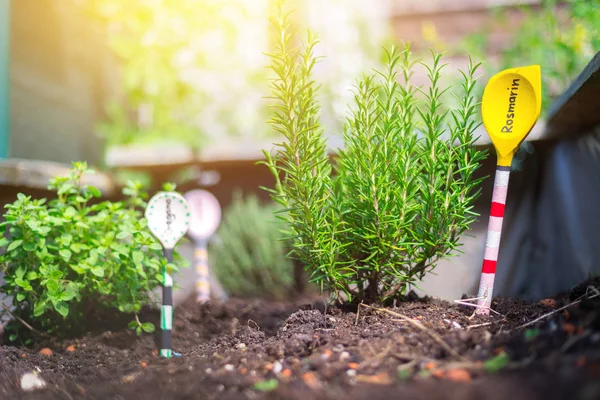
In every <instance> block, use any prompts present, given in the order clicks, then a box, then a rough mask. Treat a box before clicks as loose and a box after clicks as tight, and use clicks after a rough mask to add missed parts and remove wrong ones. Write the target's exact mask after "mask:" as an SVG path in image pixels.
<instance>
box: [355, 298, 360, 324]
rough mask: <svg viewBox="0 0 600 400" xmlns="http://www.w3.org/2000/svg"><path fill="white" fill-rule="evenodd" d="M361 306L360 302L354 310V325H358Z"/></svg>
mask: <svg viewBox="0 0 600 400" xmlns="http://www.w3.org/2000/svg"><path fill="white" fill-rule="evenodd" d="M361 305H362V301H361V302H360V304H359V305H358V309H357V310H356V319H355V320H354V325H358V318H359V317H360V306H361Z"/></svg>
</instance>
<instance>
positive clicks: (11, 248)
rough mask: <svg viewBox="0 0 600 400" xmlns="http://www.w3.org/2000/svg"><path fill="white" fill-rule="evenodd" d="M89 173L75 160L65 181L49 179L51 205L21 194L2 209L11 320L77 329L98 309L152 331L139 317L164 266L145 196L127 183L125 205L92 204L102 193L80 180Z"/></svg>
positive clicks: (60, 330) (1, 259) (2, 258)
mask: <svg viewBox="0 0 600 400" xmlns="http://www.w3.org/2000/svg"><path fill="white" fill-rule="evenodd" d="M87 172H92V171H90V170H88V169H87V165H86V164H85V163H74V168H73V169H72V170H71V172H70V175H69V176H68V177H56V178H54V179H52V181H51V183H50V185H49V189H51V190H55V191H56V194H57V198H56V199H54V200H52V201H50V202H49V203H48V204H47V203H46V200H45V199H41V200H34V199H32V198H31V197H29V196H25V195H23V194H19V195H18V199H17V200H16V201H15V202H14V203H12V204H8V205H6V206H5V207H6V208H7V212H6V213H5V214H4V218H5V221H4V222H3V223H2V224H0V233H6V231H8V232H7V233H8V235H6V236H7V237H8V238H0V247H5V251H4V254H2V255H0V265H1V267H2V271H3V272H4V273H5V281H6V283H5V284H4V285H3V286H2V287H0V292H2V293H4V294H6V295H10V296H12V297H13V306H14V311H12V313H13V316H17V317H18V318H21V319H22V320H24V321H26V322H28V323H29V324H31V325H32V326H33V327H34V328H36V329H39V330H42V331H43V332H45V333H47V334H51V335H56V336H61V335H63V334H67V333H69V334H70V333H74V332H80V331H82V330H83V329H85V327H86V322H88V321H89V320H90V317H91V316H92V315H93V314H94V313H96V312H98V310H100V309H108V310H111V309H114V310H115V311H117V310H118V311H119V312H121V313H127V314H134V316H135V320H134V321H132V322H131V323H130V324H129V325H130V327H131V328H133V329H135V330H136V331H137V333H138V334H139V333H141V331H142V330H143V331H146V332H151V331H153V330H154V326H153V325H152V324H151V323H141V322H140V321H139V319H138V315H137V314H138V313H139V312H140V310H141V308H142V306H144V305H148V304H150V303H151V302H152V298H151V296H152V293H151V291H152V289H153V288H155V287H156V286H157V285H159V284H160V281H161V279H162V277H161V274H160V272H161V269H162V266H163V263H166V261H162V260H163V257H162V252H161V246H160V244H159V243H158V241H157V240H156V239H154V237H153V236H152V235H151V234H150V233H149V231H148V229H147V223H146V220H145V219H144V218H143V209H144V207H145V206H146V202H145V201H144V199H145V198H146V194H145V193H143V192H142V191H141V187H140V185H139V184H136V183H132V182H130V183H128V185H127V186H126V187H125V188H124V190H123V194H124V195H126V196H127V201H126V202H110V201H103V202H96V204H91V201H92V199H93V198H98V197H100V196H101V193H100V191H99V190H98V189H97V188H95V187H92V186H87V185H83V184H82V183H81V179H82V176H83V175H84V173H87ZM171 267H172V266H169V268H171ZM7 329H9V330H12V334H11V339H12V340H14V339H16V337H17V336H18V333H19V332H18V331H19V330H20V329H22V326H21V325H20V324H19V323H18V321H13V322H11V324H9V326H8V328H7Z"/></svg>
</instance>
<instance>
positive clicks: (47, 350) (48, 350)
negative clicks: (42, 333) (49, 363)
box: [40, 347, 52, 357]
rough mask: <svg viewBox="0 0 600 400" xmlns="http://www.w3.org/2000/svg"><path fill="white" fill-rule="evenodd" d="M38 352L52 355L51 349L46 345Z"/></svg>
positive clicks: (48, 355) (47, 355)
mask: <svg viewBox="0 0 600 400" xmlns="http://www.w3.org/2000/svg"><path fill="white" fill-rule="evenodd" d="M40 354H41V355H43V356H46V357H50V356H51V355H52V350H50V349H49V348H47V347H44V348H43V349H41V350H40Z"/></svg>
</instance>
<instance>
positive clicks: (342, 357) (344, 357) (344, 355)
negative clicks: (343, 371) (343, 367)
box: [340, 351, 350, 361]
mask: <svg viewBox="0 0 600 400" xmlns="http://www.w3.org/2000/svg"><path fill="white" fill-rule="evenodd" d="M348 359H350V353H348V352H347V351H343V352H342V353H341V354H340V361H346V360H348Z"/></svg>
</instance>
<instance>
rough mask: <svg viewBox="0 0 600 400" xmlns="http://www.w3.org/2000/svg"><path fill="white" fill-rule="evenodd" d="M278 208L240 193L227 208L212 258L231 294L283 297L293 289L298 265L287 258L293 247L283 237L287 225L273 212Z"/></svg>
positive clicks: (224, 286)
mask: <svg viewBox="0 0 600 400" xmlns="http://www.w3.org/2000/svg"><path fill="white" fill-rule="evenodd" d="M277 208H278V207H276V205H275V204H269V205H261V204H260V202H259V199H258V198H257V197H256V196H254V195H249V196H247V197H246V198H245V199H244V198H242V195H241V193H236V194H235V196H234V200H233V203H232V204H231V206H229V207H228V209H227V210H226V211H225V213H224V215H223V223H222V224H221V227H220V228H219V232H218V237H219V240H218V241H217V242H216V243H214V244H212V245H211V247H210V260H211V263H212V265H213V267H214V271H215V275H216V277H217V278H218V280H219V282H220V283H221V284H222V285H223V288H224V289H225V290H226V291H227V292H228V293H229V294H231V295H234V296H241V297H247V296H250V297H267V298H276V299H281V298H285V297H287V296H289V295H290V293H291V292H292V291H293V285H294V275H293V272H294V270H293V268H294V267H293V263H292V261H291V260H290V259H289V258H287V257H286V254H287V253H288V252H289V250H290V246H289V245H288V244H287V243H286V242H285V241H282V240H280V231H281V229H282V227H283V225H284V224H283V222H282V221H280V220H278V219H276V218H275V217H274V215H273V212H274V211H275V210H276V209H277Z"/></svg>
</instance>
